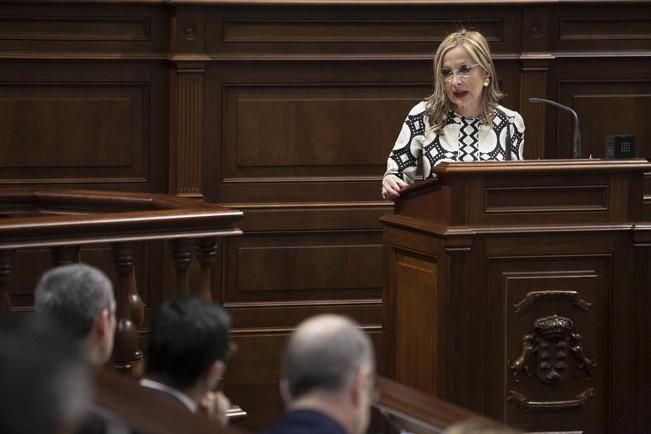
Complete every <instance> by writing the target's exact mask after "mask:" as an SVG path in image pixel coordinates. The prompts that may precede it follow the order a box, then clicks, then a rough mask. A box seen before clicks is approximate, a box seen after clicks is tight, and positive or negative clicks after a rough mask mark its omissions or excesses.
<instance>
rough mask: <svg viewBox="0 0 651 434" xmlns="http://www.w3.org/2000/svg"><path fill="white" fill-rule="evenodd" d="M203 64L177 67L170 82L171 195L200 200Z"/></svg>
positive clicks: (183, 64) (188, 64)
mask: <svg viewBox="0 0 651 434" xmlns="http://www.w3.org/2000/svg"><path fill="white" fill-rule="evenodd" d="M204 72H205V67H204V65H203V64H202V63H197V62H183V63H178V64H177V65H176V71H174V72H173V76H172V78H171V83H172V95H171V96H172V104H171V108H170V110H171V112H172V113H171V116H170V119H171V122H170V145H171V146H170V186H169V190H170V193H176V194H178V195H179V196H192V197H194V196H197V197H200V196H201V177H202V168H201V162H202V157H201V155H202V145H203V143H202V139H201V137H202V134H203V131H202V130H203V122H202V119H203V76H204Z"/></svg>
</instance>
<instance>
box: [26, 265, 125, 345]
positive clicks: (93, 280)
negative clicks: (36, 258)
mask: <svg viewBox="0 0 651 434" xmlns="http://www.w3.org/2000/svg"><path fill="white" fill-rule="evenodd" d="M114 303H115V296H114V295H113V285H112V284H111V281H110V280H109V278H108V277H106V275H105V274H104V273H103V272H102V271H100V270H98V269H97V268H95V267H92V266H90V265H87V264H70V265H63V266H60V267H56V268H53V269H51V270H49V271H47V272H46V273H45V274H43V276H42V277H41V279H40V280H39V282H38V284H37V285H36V289H35V290H34V307H35V308H36V311H37V312H40V313H42V314H44V315H45V316H48V317H49V319H50V320H51V321H54V322H56V323H57V325H58V326H60V327H61V328H63V330H65V331H66V332H68V333H70V335H71V336H73V337H74V338H78V339H83V338H85V337H86V336H88V333H89V332H90V330H91V328H92V327H93V323H94V322H95V320H96V319H97V316H98V315H99V314H100V312H101V311H102V310H103V309H110V308H111V305H112V304H114Z"/></svg>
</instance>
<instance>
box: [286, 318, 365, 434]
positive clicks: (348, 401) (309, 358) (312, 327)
mask: <svg viewBox="0 0 651 434" xmlns="http://www.w3.org/2000/svg"><path fill="white" fill-rule="evenodd" d="M374 375H375V358H374V353H373V346H372V343H371V341H370V339H369V338H368V336H367V335H366V333H364V332H363V331H362V330H361V329H360V328H359V326H358V325H357V324H356V323H354V322H353V321H351V320H350V319H347V318H345V317H341V316H337V315H319V316H316V317H313V318H311V319H308V320H306V321H304V322H303V323H301V324H300V325H299V326H298V328H297V330H296V331H295V332H294V333H293V334H292V336H291V337H290V340H289V344H288V347H287V351H286V354H285V360H284V372H283V379H282V382H281V386H282V390H283V395H284V398H285V400H286V401H287V404H288V407H289V409H290V410H300V409H311V410H316V411H320V412H322V413H325V414H326V415H328V416H330V417H331V418H333V419H335V420H336V421H337V422H339V423H340V424H341V425H342V426H343V427H344V429H345V430H346V432H347V433H348V434H361V433H364V432H365V431H366V428H367V427H368V423H369V413H370V405H371V395H372V393H373V386H374V384H373V383H374V382H373V377H374Z"/></svg>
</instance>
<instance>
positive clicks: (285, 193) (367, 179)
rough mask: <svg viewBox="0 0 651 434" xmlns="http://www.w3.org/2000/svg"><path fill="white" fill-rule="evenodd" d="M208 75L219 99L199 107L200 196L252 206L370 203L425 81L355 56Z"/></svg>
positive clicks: (236, 66) (223, 69) (230, 68)
mask: <svg viewBox="0 0 651 434" xmlns="http://www.w3.org/2000/svg"><path fill="white" fill-rule="evenodd" d="M415 66H417V68H415V69H416V70H417V71H423V74H422V75H425V76H426V75H427V72H425V71H426V70H427V68H428V67H427V64H426V62H417V64H416V65H415ZM287 70H291V71H292V74H288V73H287ZM413 70H414V69H412V71H413ZM260 71H265V72H264V73H263V74H260ZM394 72H395V75H393V73H394ZM409 75H411V76H412V78H409V79H407V78H406V76H409ZM389 77H391V79H390V80H391V81H390V82H389V83H387V80H388V79H389ZM206 80H207V81H206V89H207V99H208V100H209V101H221V102H222V103H221V104H213V105H212V106H211V107H207V108H206V110H207V119H208V120H207V121H206V129H207V132H206V146H207V147H208V148H209V151H207V154H208V155H209V164H210V167H211V168H210V169H206V170H207V171H209V172H210V173H211V175H210V176H209V178H208V182H209V184H208V185H207V186H206V191H205V194H206V195H207V197H208V198H210V199H211V200H219V201H223V202H253V203H255V202H273V201H279V202H315V201H317V202H318V201H358V200H377V199H378V197H379V193H378V191H379V182H380V179H381V176H382V173H383V172H384V170H385V169H384V167H385V165H386V158H387V156H388V153H389V151H390V149H391V147H392V146H393V142H394V140H395V137H397V134H398V132H399V128H400V125H401V123H402V121H403V120H404V117H405V116H406V113H407V112H408V110H409V108H410V107H411V106H412V105H413V104H415V103H416V102H417V101H418V99H420V98H421V97H422V96H423V95H424V94H427V93H428V92H429V88H430V86H431V85H430V84H429V83H428V82H427V81H420V80H418V79H417V78H416V80H414V78H413V73H406V71H405V70H404V68H403V67H399V65H398V64H396V63H392V64H391V66H389V65H385V66H384V67H383V68H382V70H381V71H379V70H378V67H377V64H376V63H375V62H361V61H360V62H341V63H340V62H337V63H335V64H332V63H330V62H326V63H321V62H309V63H295V62H288V63H285V62H264V63H250V62H245V63H230V62H229V63H224V64H219V65H214V66H212V65H211V66H210V67H209V71H208V76H207V78H206ZM218 176H220V178H217V177H218ZM353 186H354V187H353Z"/></svg>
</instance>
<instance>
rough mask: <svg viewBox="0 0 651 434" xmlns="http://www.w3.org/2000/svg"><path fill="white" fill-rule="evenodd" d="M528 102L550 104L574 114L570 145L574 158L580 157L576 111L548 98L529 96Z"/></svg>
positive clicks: (579, 137)
mask: <svg viewBox="0 0 651 434" xmlns="http://www.w3.org/2000/svg"><path fill="white" fill-rule="evenodd" d="M529 102H531V103H536V104H537V103H545V104H551V105H553V106H554V107H557V108H559V109H561V110H565V111H568V112H570V113H572V116H574V143H573V146H572V148H573V149H572V151H573V152H574V158H581V130H580V128H579V115H577V114H576V112H575V111H574V110H572V109H571V108H569V107H568V106H566V105H563V104H559V103H557V102H556V101H551V100H549V99H545V98H529Z"/></svg>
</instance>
